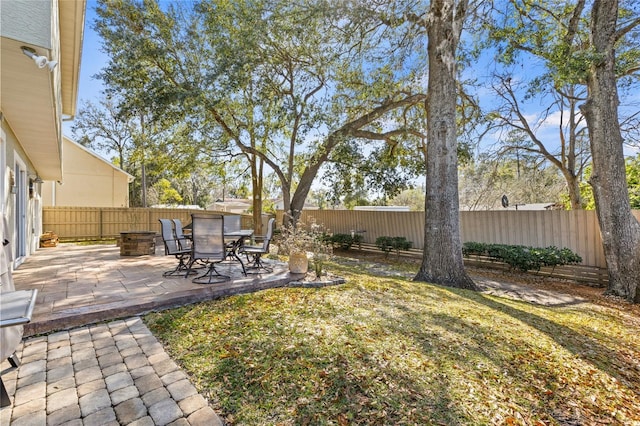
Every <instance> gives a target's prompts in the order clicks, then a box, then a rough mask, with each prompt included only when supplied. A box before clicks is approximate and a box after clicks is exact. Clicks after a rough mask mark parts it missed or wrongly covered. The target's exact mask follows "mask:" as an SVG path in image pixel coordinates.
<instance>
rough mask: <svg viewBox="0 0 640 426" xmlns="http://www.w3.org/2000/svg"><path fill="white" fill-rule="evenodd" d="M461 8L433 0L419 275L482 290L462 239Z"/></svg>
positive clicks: (451, 1)
mask: <svg viewBox="0 0 640 426" xmlns="http://www.w3.org/2000/svg"><path fill="white" fill-rule="evenodd" d="M456 13H458V14H460V13H464V12H461V11H460V10H456V2H455V0H435V1H432V2H431V6H430V11H429V21H428V23H427V26H428V27H427V31H428V37H429V42H428V54H429V82H428V85H429V86H428V92H427V93H428V100H427V117H428V118H427V184H426V200H425V245H424V252H423V257H422V265H421V266H420V270H419V271H418V274H417V275H416V277H415V280H417V281H427V282H432V283H436V284H442V285H447V286H450V287H458V288H468V289H473V290H477V289H478V288H477V287H476V285H475V283H474V282H473V280H471V278H469V276H468V275H467V273H466V272H465V270H464V264H463V262H462V243H461V241H460V221H459V212H458V156H457V139H456V137H457V135H456V62H455V61H456V58H455V52H456V48H457V44H458V38H459V36H460V30H461V25H462V21H463V19H464V18H463V17H462V16H459V15H458V16H456Z"/></svg>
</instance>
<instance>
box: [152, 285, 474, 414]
mask: <svg viewBox="0 0 640 426" xmlns="http://www.w3.org/2000/svg"><path fill="white" fill-rule="evenodd" d="M286 291H292V290H291V289H289V290H286ZM296 291H298V292H300V293H303V292H307V294H310V293H312V292H319V291H321V290H316V289H296ZM316 294H318V293H316ZM285 298H286V296H285ZM311 300H313V301H315V302H318V301H319V300H320V301H321V300H322V299H316V298H314V297H311ZM287 301H288V302H291V301H290V300H288V299H287V300H283V303H287ZM236 307H237V305H236ZM313 309H314V312H313V315H314V318H315V319H316V322H311V323H305V326H304V327H302V328H300V327H297V326H296V325H295V322H296V318H295V312H294V317H289V316H288V314H289V312H286V313H285V314H283V315H282V316H281V317H280V318H278V322H279V323H280V325H279V326H278V327H276V328H275V329H274V327H273V325H272V324H271V321H272V318H267V317H261V316H260V315H258V316H257V317H253V318H252V319H253V320H255V319H256V318H258V321H260V322H261V323H262V324H263V327H265V328H268V330H264V333H262V332H255V330H254V332H253V333H251V334H247V335H245V336H244V337H243V341H242V342H239V341H237V340H234V339H235V338H237V337H238V336H234V338H232V339H227V338H226V337H225V338H223V337H222V336H220V338H217V337H216V336H215V334H214V335H209V340H213V341H214V343H213V344H212V345H210V346H206V347H200V344H201V343H198V342H193V345H192V346H190V348H189V349H190V350H191V349H195V350H198V351H202V353H203V354H204V356H205V357H207V356H208V357H209V358H211V360H212V361H214V362H211V363H209V364H208V365H203V366H202V367H201V368H199V369H198V370H197V371H190V374H193V375H194V376H196V381H197V382H200V384H201V385H203V384H205V383H206V382H210V383H211V387H210V388H208V389H203V391H204V393H205V394H208V395H209V396H210V398H211V399H212V400H213V401H214V403H213V405H214V407H215V408H216V410H217V411H219V412H222V415H223V416H224V417H225V418H226V419H227V420H228V421H230V423H234V420H237V421H238V422H239V423H242V424H278V423H279V422H282V423H283V424H289V423H293V424H296V425H321V424H361V425H365V424H371V425H389V424H398V425H401V424H447V425H457V424H471V423H472V420H473V419H470V418H469V417H468V415H467V414H465V412H464V410H462V409H461V408H460V407H459V406H458V404H457V401H456V398H452V397H451V395H450V393H449V390H450V388H451V387H452V386H451V383H450V380H451V378H450V377H447V375H442V374H438V370H437V369H436V370H435V373H434V372H433V371H432V369H428V370H427V369H425V371H424V372H421V373H422V374H416V371H415V370H414V371H412V372H407V371H406V370H405V369H404V368H402V366H401V365H398V364H396V363H394V361H393V359H389V358H388V357H387V353H386V352H385V351H382V350H381V349H380V348H379V347H378V346H377V345H376V344H375V343H374V344H373V345H372V344H371V342H370V341H367V335H366V332H365V331H363V330H360V329H359V327H358V324H357V322H358V321H359V320H360V319H359V318H357V319H356V320H354V321H353V322H352V321H349V320H347V321H345V322H342V321H341V320H340V318H342V316H344V315H345V312H344V311H342V310H340V309H337V308H336V307H335V306H332V305H331V304H329V303H327V304H321V305H320V306H316V307H314V308H313ZM218 314H220V312H218ZM189 315H190V313H189V310H188V309H185V308H181V310H175V311H173V312H172V314H171V316H172V318H171V319H170V320H163V321H162V322H163V324H162V328H165V330H166V329H167V328H174V327H176V329H180V328H179V327H178V324H180V323H181V321H183V319H186V320H188V316H189ZM157 326H158V324H156V327H157ZM237 326H238V327H242V321H239V322H238V323H237ZM316 326H317V327H316ZM325 327H326V329H333V328H337V329H338V330H337V331H336V333H335V334H332V333H331V332H327V333H325V332H323V331H322V330H325ZM309 330H315V333H311V334H310V332H309ZM369 331H371V330H369ZM375 332H377V331H372V333H375ZM220 346H224V347H225V349H226V350H228V353H227V354H225V355H224V356H222V357H220V356H219V355H218V354H217V353H214V352H212V351H215V350H216V349H217V348H219V347H220ZM184 355H185V353H184V352H183V353H182V354H180V356H179V357H178V359H176V361H178V362H180V363H181V364H182V365H183V366H185V364H186V363H188V361H187V360H185V359H184V357H183V356H184ZM191 355H195V354H191ZM191 355H188V356H191ZM389 355H390V356H391V357H393V356H395V355H396V354H394V353H390V354H389ZM429 358H430V359H431V360H434V361H437V359H438V354H437V353H433V354H431V355H430V357H429ZM187 370H189V369H188V368H187ZM425 376H429V377H425Z"/></svg>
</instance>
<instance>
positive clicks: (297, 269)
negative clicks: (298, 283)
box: [289, 253, 309, 274]
mask: <svg viewBox="0 0 640 426" xmlns="http://www.w3.org/2000/svg"><path fill="white" fill-rule="evenodd" d="M308 269H309V259H307V254H306V253H291V254H290V255H289V271H290V272H291V273H292V274H306V273H307V270H308Z"/></svg>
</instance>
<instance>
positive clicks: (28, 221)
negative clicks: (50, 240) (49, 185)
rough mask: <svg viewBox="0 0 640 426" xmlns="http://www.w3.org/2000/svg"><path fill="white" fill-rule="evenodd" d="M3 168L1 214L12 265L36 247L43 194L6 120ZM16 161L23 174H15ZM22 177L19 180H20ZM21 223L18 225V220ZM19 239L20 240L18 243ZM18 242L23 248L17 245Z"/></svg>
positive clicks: (25, 155) (3, 132)
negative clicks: (8, 242) (20, 215)
mask: <svg viewBox="0 0 640 426" xmlns="http://www.w3.org/2000/svg"><path fill="white" fill-rule="evenodd" d="M2 138H3V141H2V149H3V151H4V152H3V156H4V164H3V165H2V166H3V168H4V170H3V176H2V177H3V183H2V186H3V187H4V191H3V200H2V208H3V216H4V217H5V218H6V219H7V223H8V224H9V229H10V235H8V236H7V237H6V238H7V239H8V240H9V241H10V242H11V243H12V250H13V260H14V267H15V266H18V265H19V264H20V263H22V261H24V258H25V257H26V256H28V255H30V254H31V253H33V252H35V251H36V249H37V248H38V242H39V238H40V233H41V232H42V229H41V228H42V197H41V192H40V191H41V187H40V185H39V184H35V183H32V178H34V177H35V176H36V172H35V170H34V168H33V165H32V164H31V163H30V162H29V157H28V156H27V154H26V153H25V151H24V149H23V147H22V146H21V145H20V142H19V141H18V139H17V138H16V136H15V134H14V133H13V130H12V129H11V126H10V125H9V123H7V122H6V121H4V120H3V122H2ZM16 165H18V168H22V169H23V173H22V176H20V175H16ZM21 179H22V181H20V180H21ZM19 200H23V202H24V207H25V209H24V211H23V218H22V221H20V220H19V218H18V214H19V212H20V210H19V209H18V208H17V204H18V203H19ZM19 223H20V224H21V226H20V227H18V224H19ZM19 241H22V242H21V243H20V244H19ZM20 245H21V246H22V249H20Z"/></svg>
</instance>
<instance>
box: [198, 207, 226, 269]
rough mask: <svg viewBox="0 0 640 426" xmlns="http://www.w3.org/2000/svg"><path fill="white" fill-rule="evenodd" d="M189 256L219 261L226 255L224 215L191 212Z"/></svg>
mask: <svg viewBox="0 0 640 426" xmlns="http://www.w3.org/2000/svg"><path fill="white" fill-rule="evenodd" d="M191 238H192V246H191V253H192V254H191V257H192V259H208V260H209V261H213V262H215V261H218V262H221V261H223V260H224V259H225V257H226V249H225V244H224V217H223V216H222V215H219V214H217V215H209V214H202V213H193V214H192V215H191Z"/></svg>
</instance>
